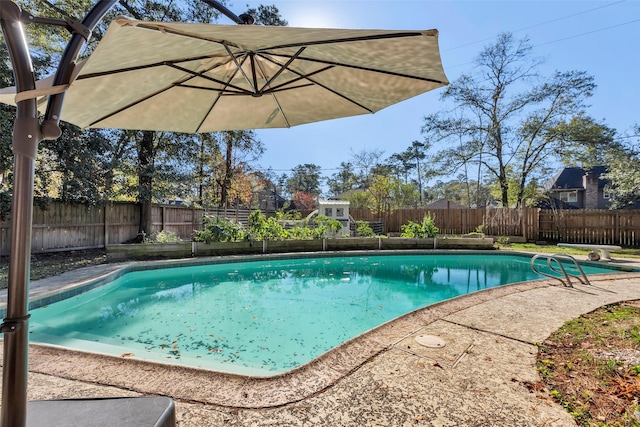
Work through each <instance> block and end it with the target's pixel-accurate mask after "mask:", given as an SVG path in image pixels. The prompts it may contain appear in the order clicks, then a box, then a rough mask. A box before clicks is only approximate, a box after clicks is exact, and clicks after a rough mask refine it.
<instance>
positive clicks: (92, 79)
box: [0, 0, 447, 427]
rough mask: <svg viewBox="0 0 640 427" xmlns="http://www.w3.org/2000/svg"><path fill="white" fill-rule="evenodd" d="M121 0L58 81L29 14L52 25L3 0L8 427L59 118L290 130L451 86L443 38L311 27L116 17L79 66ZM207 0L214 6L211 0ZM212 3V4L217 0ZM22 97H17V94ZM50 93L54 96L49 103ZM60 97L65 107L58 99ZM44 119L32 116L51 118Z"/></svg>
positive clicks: (180, 127)
mask: <svg viewBox="0 0 640 427" xmlns="http://www.w3.org/2000/svg"><path fill="white" fill-rule="evenodd" d="M116 1H117V0H101V1H99V2H97V3H96V4H95V6H94V7H93V8H92V10H91V11H90V12H89V13H88V14H87V16H85V18H84V19H83V21H82V23H77V22H74V21H72V20H71V21H69V20H67V21H57V22H58V23H57V25H66V26H67V27H68V28H69V29H70V30H72V37H71V40H70V42H69V44H68V45H67V48H66V49H65V51H64V53H63V56H62V59H61V61H60V65H59V67H58V71H57V73H56V76H55V77H54V78H50V79H45V80H42V81H40V82H38V83H37V84H36V82H35V81H34V78H33V71H32V67H31V59H30V56H29V50H28V46H27V43H26V39H25V37H24V33H23V32H22V29H21V26H20V25H19V24H20V22H21V20H22V19H28V20H30V21H32V22H42V23H47V24H51V23H53V22H55V21H56V20H52V19H44V18H43V19H39V18H37V17H33V16H30V15H24V14H22V13H21V11H20V8H19V7H18V6H17V4H16V3H15V2H13V1H1V2H0V24H1V26H2V30H3V35H4V36H5V41H6V44H7V47H8V49H9V52H10V55H11V60H12V64H13V66H14V76H15V77H16V81H17V82H18V84H17V87H18V89H17V90H16V89H15V88H13V89H11V88H7V89H4V90H2V91H1V92H2V93H0V102H5V103H12V104H13V103H17V107H18V108H17V119H16V123H15V127H14V134H13V150H14V152H15V156H14V190H13V193H14V194H13V212H12V230H11V239H12V247H11V264H10V271H9V286H8V289H9V298H8V303H7V313H6V318H5V319H4V322H3V323H2V328H1V332H2V333H4V334H5V339H4V354H5V358H4V360H3V384H2V389H3V396H2V414H1V415H2V416H1V417H0V418H1V422H2V425H3V427H5V426H14V425H15V426H23V425H24V424H25V420H26V409H25V408H26V394H27V393H26V379H27V348H28V333H27V330H26V325H27V319H28V313H27V292H28V272H29V254H30V250H31V214H32V206H33V205H32V204H33V180H34V176H33V170H34V165H35V157H36V153H37V145H38V143H39V142H40V141H42V140H44V139H54V138H57V137H58V136H59V131H60V129H59V126H58V122H59V120H60V119H62V120H65V121H67V122H69V123H73V124H76V125H78V126H80V127H82V128H90V127H94V128H121V129H137V130H166V131H177V132H210V131H216V130H234V129H254V128H274V127H290V126H295V125H298V124H303V123H310V122H315V121H320V120H328V119H334V118H339V117H345V116H353V115H359V114H366V113H374V112H376V111H378V110H380V109H382V108H385V107H387V106H389V105H392V104H394V103H396V102H400V101H403V100H405V99H408V98H411V97H413V96H416V95H418V94H421V93H423V92H426V91H428V90H431V89H435V88H438V87H441V86H444V85H446V84H447V79H446V76H445V74H444V71H443V69H442V65H441V62H440V55H439V51H438V43H437V35H438V33H437V31H436V30H429V31H383V30H339V29H304V28H289V27H253V26H220V25H210V24H185V23H160V22H142V21H134V20H130V19H126V18H118V19H116V20H115V21H114V22H113V23H112V24H111V26H110V27H109V29H108V31H107V32H106V34H105V36H104V37H103V39H102V41H101V42H100V43H99V45H98V47H97V48H96V50H95V51H94V53H93V54H92V55H91V56H90V57H89V59H88V60H86V62H84V63H81V64H79V65H76V66H75V68H74V69H70V67H71V64H74V63H75V61H76V58H77V57H78V54H79V52H80V49H81V47H82V45H83V43H84V41H85V40H86V38H87V37H88V36H89V35H90V33H91V31H92V29H93V28H95V26H96V25H97V23H98V22H99V21H100V20H101V19H102V17H103V16H104V15H105V14H106V13H107V11H108V10H109V9H110V8H111V7H112V6H113V5H114V4H115V3H116ZM206 1H207V3H209V2H210V1H209V0H206ZM211 3H215V2H213V1H211ZM16 92H18V93H17V95H16ZM51 95H53V96H51ZM63 100H64V103H63ZM47 103H50V105H48V107H47V111H46V115H45V118H44V120H43V121H39V120H38V118H37V111H38V110H39V111H41V112H42V111H44V110H45V106H46V105H47Z"/></svg>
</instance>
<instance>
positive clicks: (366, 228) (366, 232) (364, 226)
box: [356, 221, 375, 237]
mask: <svg viewBox="0 0 640 427" xmlns="http://www.w3.org/2000/svg"><path fill="white" fill-rule="evenodd" d="M356 233H357V234H358V236H360V237H375V234H374V233H373V229H372V228H371V226H370V225H369V223H368V222H367V221H356Z"/></svg>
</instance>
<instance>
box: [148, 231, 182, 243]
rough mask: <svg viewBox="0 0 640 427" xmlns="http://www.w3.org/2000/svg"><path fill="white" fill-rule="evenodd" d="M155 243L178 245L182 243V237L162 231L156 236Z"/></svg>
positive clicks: (171, 232)
mask: <svg viewBox="0 0 640 427" xmlns="http://www.w3.org/2000/svg"><path fill="white" fill-rule="evenodd" d="M154 241H155V242H156V243H176V242H179V241H180V237H178V235H177V234H176V233H174V232H173V231H164V230H162V231H161V232H159V233H158V234H156V236H155V239H154Z"/></svg>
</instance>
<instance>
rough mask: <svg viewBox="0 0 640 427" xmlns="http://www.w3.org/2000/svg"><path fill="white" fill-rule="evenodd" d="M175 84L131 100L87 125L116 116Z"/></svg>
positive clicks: (173, 85)
mask: <svg viewBox="0 0 640 427" xmlns="http://www.w3.org/2000/svg"><path fill="white" fill-rule="evenodd" d="M175 86H176V85H175V84H172V85H170V86H167V87H164V88H162V89H160V90H157V91H155V92H153V93H151V94H149V95H146V96H144V97H142V98H138V99H136V100H135V101H133V102H130V103H129V104H127V105H125V106H124V107H120V108H118V109H117V110H114V111H112V112H110V113H109V114H106V115H104V116H102V117H100V118H98V119H96V120H94V121H92V122H91V123H89V124H88V125H87V126H85V127H91V126H93V125H95V124H96V123H99V122H101V121H103V120H105V119H108V118H110V117H113V116H115V115H116V114H119V113H121V112H122V111H124V110H127V109H129V108H131V107H133V106H134V105H137V104H140V103H141V102H144V101H146V100H147V99H151V98H153V97H154V96H156V95H160V94H161V93H162V92H166V91H168V90H169V89H171V88H172V87H175Z"/></svg>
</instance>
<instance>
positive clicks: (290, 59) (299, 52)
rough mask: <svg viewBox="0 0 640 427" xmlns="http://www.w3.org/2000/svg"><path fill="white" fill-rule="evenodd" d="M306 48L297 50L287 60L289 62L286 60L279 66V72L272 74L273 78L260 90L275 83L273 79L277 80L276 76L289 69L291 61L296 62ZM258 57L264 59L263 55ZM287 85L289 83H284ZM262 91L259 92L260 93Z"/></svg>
mask: <svg viewBox="0 0 640 427" xmlns="http://www.w3.org/2000/svg"><path fill="white" fill-rule="evenodd" d="M306 48H307V47H306V46H303V47H301V48H300V49H298V51H297V52H296V53H295V54H294V55H292V56H291V58H289V60H288V61H287V62H286V63H285V64H284V65H281V66H280V69H279V70H278V71H277V72H276V73H275V74H274V75H273V76H272V77H271V78H270V79H269V80H268V81H267V82H266V83H265V84H264V86H263V87H262V90H264V89H265V88H266V87H269V86H271V82H273V81H275V79H277V78H278V76H279V75H280V74H282V72H283V71H284V70H286V69H287V67H289V65H291V63H292V62H293V61H295V60H296V59H297V58H298V57H299V56H300V55H301V54H302V52H304V50H305V49H306ZM259 55H260V54H259ZM260 57H264V55H260ZM274 63H276V62H274ZM276 64H277V63H276ZM296 80H298V79H296ZM289 83H291V82H288V83H286V84H289ZM272 89H273V88H272ZM262 90H261V91H262Z"/></svg>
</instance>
